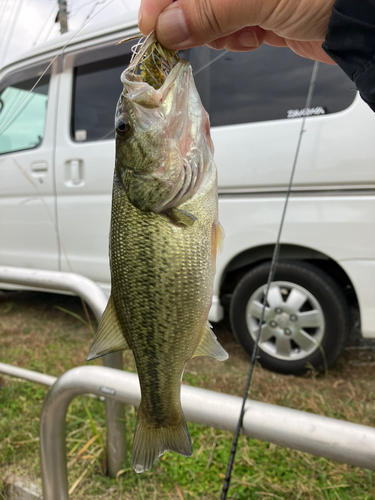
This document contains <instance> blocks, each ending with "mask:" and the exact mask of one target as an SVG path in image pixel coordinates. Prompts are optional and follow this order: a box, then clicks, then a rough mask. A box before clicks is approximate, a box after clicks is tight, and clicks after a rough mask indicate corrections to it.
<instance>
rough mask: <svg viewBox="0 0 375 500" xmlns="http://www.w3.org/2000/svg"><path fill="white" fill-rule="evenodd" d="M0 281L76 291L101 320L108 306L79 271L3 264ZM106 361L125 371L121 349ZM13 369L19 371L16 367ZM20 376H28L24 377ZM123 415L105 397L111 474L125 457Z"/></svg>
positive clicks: (63, 290) (122, 408)
mask: <svg viewBox="0 0 375 500" xmlns="http://www.w3.org/2000/svg"><path fill="white" fill-rule="evenodd" d="M0 283H8V284H12V285H22V286H29V287H33V288H40V289H45V290H46V289H47V290H55V291H61V292H71V293H74V294H75V295H78V296H79V297H81V298H82V299H83V300H84V301H85V302H86V303H87V304H88V305H89V306H90V309H91V310H92V312H93V313H94V314H95V317H96V319H97V321H98V322H99V321H100V318H101V317H102V314H103V312H104V309H105V307H106V305H107V297H106V296H105V295H104V292H103V291H102V290H101V289H100V288H99V286H98V285H96V284H95V283H94V282H93V281H91V280H89V279H88V278H85V277H84V276H80V275H79V274H74V273H61V272H56V271H41V270H39V269H38V270H36V269H23V268H19V267H5V266H0ZM88 348H89V346H87V351H88ZM103 364H104V365H105V366H109V367H111V368H117V369H119V370H122V368H123V364H122V354H121V353H118V352H117V353H114V354H107V356H104V357H103ZM10 368H11V367H9V368H7V370H9V369H10ZM14 369H16V370H17V367H14ZM18 370H22V369H18ZM26 371H30V370H25V372H26ZM19 373H20V372H19ZM34 373H35V372H34ZM8 375H10V373H8ZM29 375H30V374H29ZM14 376H17V375H14ZM18 376H19V375H18ZM36 377H37V378H39V379H40V377H49V376H48V375H43V374H41V373H39V374H36ZM21 378H27V377H22V376H21ZM50 378H51V377H50ZM28 380H31V378H28ZM45 380H47V379H45ZM34 382H38V383H42V384H43V382H41V381H40V380H34ZM45 385H49V384H45ZM123 417H124V406H123V405H122V404H121V403H118V402H116V401H113V400H109V399H106V422H107V457H108V461H107V462H108V463H107V466H108V474H109V475H110V476H111V477H115V476H116V474H117V472H118V471H119V470H120V468H121V466H120V464H121V462H122V460H123V459H124V457H125V451H126V450H125V446H126V444H125V423H124V422H123ZM120 419H121V420H120Z"/></svg>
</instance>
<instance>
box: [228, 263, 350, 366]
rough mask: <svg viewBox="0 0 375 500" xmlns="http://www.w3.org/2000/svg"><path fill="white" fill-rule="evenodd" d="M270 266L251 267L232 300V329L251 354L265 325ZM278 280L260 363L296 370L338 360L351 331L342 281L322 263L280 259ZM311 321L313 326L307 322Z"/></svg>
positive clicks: (275, 280)
mask: <svg viewBox="0 0 375 500" xmlns="http://www.w3.org/2000/svg"><path fill="white" fill-rule="evenodd" d="M269 270H270V262H267V263H264V264H261V265H259V266H257V267H255V268H253V269H252V270H251V271H250V272H248V273H247V274H246V275H245V276H244V277H243V278H242V279H241V281H240V282H239V283H238V285H237V286H236V288H235V290H234V293H233V296H232V300H231V304H230V322H231V326H232V331H233V333H234V335H235V336H236V338H237V340H238V342H239V343H240V344H241V346H242V347H243V348H244V350H245V351H246V352H247V353H248V354H249V355H251V354H252V352H253V347H254V344H255V338H256V334H257V333H256V332H257V331H258V330H259V318H260V311H261V307H260V304H262V303H263V296H264V293H263V292H264V290H265V286H266V284H267V280H268V274H269ZM272 283H273V286H272V294H271V296H270V295H269V300H271V297H272V300H271V302H269V303H268V306H267V313H266V315H265V318H264V319H265V321H264V322H263V329H264V332H263V333H264V337H263V339H261V341H260V343H259V352H258V354H259V356H260V357H259V361H260V364H261V365H262V366H263V367H264V368H267V369H269V370H272V371H275V372H279V373H286V374H295V375H298V374H303V373H306V371H307V370H308V369H311V367H313V368H314V369H316V370H318V371H324V370H325V369H326V368H328V367H330V366H332V365H333V364H334V363H335V361H336V360H337V359H338V358H339V356H340V355H341V353H342V351H343V349H344V347H345V345H346V342H347V339H348V336H349V332H350V316H349V307H348V303H347V301H346V300H345V297H344V295H343V293H342V291H341V289H340V288H339V286H338V285H337V283H336V282H335V281H333V279H332V278H331V277H330V276H329V275H328V274H327V273H325V272H324V271H322V270H321V269H319V268H317V267H315V266H313V265H311V264H309V263H306V262H302V261H293V260H290V261H287V260H283V261H281V262H280V263H279V264H278V265H277V267H276V272H275V276H274V279H273V281H272ZM292 292H293V295H292ZM289 297H290V300H289V302H288V298H289ZM304 297H306V300H305V302H303V303H302V302H301V301H303V300H304ZM250 299H251V301H250ZM280 299H281V302H280ZM292 299H293V300H292ZM250 302H251V304H250ZM279 302H280V303H279ZM300 303H301V304H302V305H300V306H299V304H300ZM278 304H279V305H278ZM250 305H251V307H250ZM307 316H309V318H310V320H309V319H308V318H307ZM308 321H310V322H311V323H312V324H313V325H312V326H313V327H312V328H309V327H306V325H308V323H307V322H308ZM310 326H311V325H310ZM306 330H307V331H306ZM301 331H302V332H301ZM263 333H262V335H263ZM273 334H275V335H274V336H273V337H272V335H273ZM301 346H302V347H301ZM322 350H323V352H324V356H323V354H322ZM324 357H325V359H324Z"/></svg>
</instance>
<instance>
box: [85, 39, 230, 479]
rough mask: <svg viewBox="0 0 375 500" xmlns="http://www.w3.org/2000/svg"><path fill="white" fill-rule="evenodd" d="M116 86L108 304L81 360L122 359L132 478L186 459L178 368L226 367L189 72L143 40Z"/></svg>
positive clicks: (199, 121)
mask: <svg viewBox="0 0 375 500" xmlns="http://www.w3.org/2000/svg"><path fill="white" fill-rule="evenodd" d="M164 51H165V52H164ZM155 53H156V56H158V59H157V58H156V56H155ZM160 54H162V57H160ZM154 56H155V57H154ZM137 58H138V59H137ZM150 58H151V59H150ZM152 58H153V59H152ZM156 59H157V60H160V59H162V66H160V67H158V66H157V64H156V63H155V61H156ZM139 64H140V65H141V75H139V74H137V73H136V71H135V68H136V67H137V65H139ZM168 65H169V67H168ZM150 68H151V69H150ZM121 81H122V83H123V85H124V89H123V92H122V94H121V96H120V99H119V102H118V106H117V111H116V166H115V174H114V183H113V199H112V220H111V236H110V264H111V280H112V292H111V297H110V299H109V301H108V305H107V308H106V310H105V312H104V314H103V317H102V320H101V322H100V325H99V328H98V332H97V334H96V337H95V339H94V341H93V344H92V346H91V348H90V352H89V356H88V359H93V358H96V357H98V356H102V355H104V354H107V353H109V352H114V351H118V350H122V349H131V350H132V351H133V355H134V358H135V362H136V366H137V371H138V376H139V381H140V386H141V393H142V399H141V403H140V406H139V409H138V413H137V423H136V429H135V434H134V441H133V449H132V463H133V468H134V470H135V471H136V472H143V471H145V470H148V469H150V467H151V466H152V465H153V463H154V462H155V460H156V459H157V458H158V457H159V456H160V455H162V454H163V453H164V451H165V450H173V451H176V452H177V453H180V454H181V455H184V456H190V455H191V453H192V448H191V441H190V436H189V432H188V429H187V426H186V422H185V418H184V415H183V412H182V408H181V403H180V389H181V379H182V374H183V371H184V367H185V364H186V362H187V361H188V360H189V359H191V358H193V357H194V356H213V357H214V358H216V359H218V360H225V359H227V357H228V355H227V353H226V352H225V350H224V349H223V348H222V347H221V345H220V344H219V342H218V341H217V340H216V337H215V335H214V334H213V333H212V330H211V328H210V325H209V323H208V322H207V316H208V312H209V309H210V306H211V300H212V287H213V278H214V273H215V259H216V252H217V248H218V246H219V244H220V240H221V227H220V225H219V222H218V204H217V180H216V167H215V164H214V161H213V156H212V154H213V146H212V142H211V138H210V130H209V119H208V115H207V113H206V111H205V110H204V108H203V106H202V103H201V100H200V98H199V94H198V92H197V90H196V87H195V84H194V80H193V76H192V71H191V67H190V64H189V62H188V61H186V60H179V61H178V57H177V56H176V55H175V54H173V53H171V52H169V51H167V50H166V49H163V48H161V46H160V45H158V42H157V41H156V38H155V36H154V35H151V36H150V37H148V39H147V40H146V42H145V43H144V45H143V46H142V49H141V51H140V52H139V53H138V55H137V56H136V58H135V61H133V63H132V64H131V65H130V67H129V68H128V69H127V70H125V71H124V72H123V74H122V75H121ZM150 82H151V84H150Z"/></svg>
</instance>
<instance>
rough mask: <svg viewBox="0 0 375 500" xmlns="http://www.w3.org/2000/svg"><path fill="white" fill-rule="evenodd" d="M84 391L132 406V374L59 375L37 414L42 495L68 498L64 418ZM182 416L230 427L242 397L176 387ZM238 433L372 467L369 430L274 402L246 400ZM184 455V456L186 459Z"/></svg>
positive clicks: (84, 371) (373, 434) (136, 391)
mask: <svg viewBox="0 0 375 500" xmlns="http://www.w3.org/2000/svg"><path fill="white" fill-rule="evenodd" d="M84 393H89V394H96V395H97V396H105V398H107V399H111V400H114V401H119V402H121V403H125V404H130V405H138V404H139V402H140V399H141V395H140V388H139V382H138V377H137V375H135V374H133V373H129V372H124V371H122V372H119V371H118V370H113V369H111V368H105V367H100V366H82V367H78V368H73V369H72V370H69V371H68V372H66V373H65V374H64V375H62V376H61V377H60V378H59V379H58V380H57V382H56V383H55V384H54V385H53V387H52V388H51V389H50V391H49V392H48V394H47V397H46V399H45V401H44V404H43V409H42V413H41V419H40V452H41V469H42V482H43V499H44V500H55V499H56V498H58V499H59V500H68V499H69V494H68V477H67V467H66V444H65V417H66V412H67V409H68V406H69V404H70V402H71V401H72V399H73V398H74V397H76V396H78V395H81V394H84ZM181 400H182V408H183V410H184V413H185V416H186V418H187V420H189V421H192V422H196V423H200V424H204V425H207V426H210V427H216V428H218V429H222V430H226V431H231V432H233V431H234V430H235V427H236V424H237V419H238V415H239V411H240V408H241V404H242V398H239V397H235V396H229V395H226V394H220V393H217V392H213V391H208V390H205V389H198V388H195V387H190V386H185V385H183V386H182V390H181ZM243 434H244V435H246V436H249V437H252V438H256V439H259V440H261V441H267V442H270V443H275V444H277V445H280V446H285V447H287V448H292V449H295V450H299V451H303V452H306V453H310V454H312V455H317V456H321V457H325V458H328V459H333V460H339V461H341V462H345V463H348V464H351V465H355V466H358V467H363V468H367V469H371V470H375V429H374V428H372V427H366V426H364V425H359V424H354V423H351V422H345V421H342V420H336V419H333V418H328V417H322V416H320V415H314V414H312V413H307V412H302V411H299V410H292V409H290V408H283V407H280V406H276V405H271V404H266V403H260V402H258V401H251V400H249V401H247V403H246V409H245V416H244V420H243ZM186 460H188V459H186Z"/></svg>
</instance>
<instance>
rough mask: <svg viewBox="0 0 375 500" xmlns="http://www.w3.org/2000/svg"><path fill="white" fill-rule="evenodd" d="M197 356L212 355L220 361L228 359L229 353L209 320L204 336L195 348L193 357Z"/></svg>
mask: <svg viewBox="0 0 375 500" xmlns="http://www.w3.org/2000/svg"><path fill="white" fill-rule="evenodd" d="M196 356H211V357H213V358H215V359H217V360H218V361H225V360H226V359H228V353H227V352H226V351H225V350H224V349H223V348H222V346H221V345H220V344H219V342H218V340H217V338H216V335H215V334H214V332H213V331H212V330H211V325H210V324H209V323H208V322H207V324H206V329H205V331H204V334H203V337H202V339H201V341H200V343H199V344H198V347H197V348H196V350H195V353H194V355H193V358H195V357H196Z"/></svg>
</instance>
